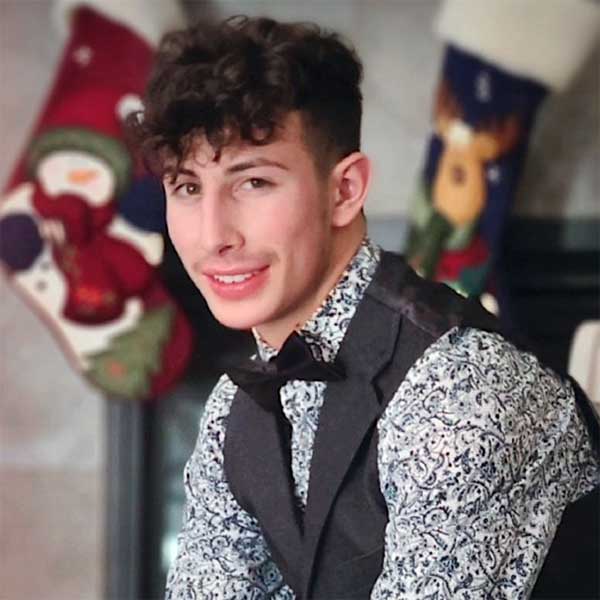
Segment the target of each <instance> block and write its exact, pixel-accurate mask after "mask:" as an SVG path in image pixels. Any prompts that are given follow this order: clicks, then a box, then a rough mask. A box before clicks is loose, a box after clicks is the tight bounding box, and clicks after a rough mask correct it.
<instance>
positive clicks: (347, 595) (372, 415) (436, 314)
mask: <svg viewBox="0 0 600 600" xmlns="http://www.w3.org/2000/svg"><path fill="white" fill-rule="evenodd" d="M455 326H469V327H477V328H479V329H484V330H486V331H500V324H499V321H498V320H497V319H496V318H495V317H493V316H492V315H490V314H489V313H488V312H486V311H485V310H484V309H483V308H482V307H481V305H480V304H479V302H477V301H475V300H467V299H464V298H463V297H461V296H460V295H458V294H456V293H455V292H453V291H452V290H450V288H448V287H447V286H444V285H441V284H437V283H432V282H429V281H425V280H423V279H421V278H420V277H418V276H417V275H416V274H415V273H414V272H413V271H412V270H411V269H410V267H408V266H407V265H406V263H405V262H404V261H403V259H402V258H401V257H399V256H397V255H394V254H391V253H387V252H383V253H382V258H381V262H380V264H379V266H378V268H377V270H376V273H375V275H374V278H373V280H372V281H371V283H370V285H369V286H368V288H367V290H366V292H365V296H364V298H363V299H362V301H361V302H360V304H359V306H358V308H357V311H356V313H355V316H354V317H353V319H352V321H351V322H350V325H349V328H348V331H347V333H346V336H345V337H344V340H343V342H342V345H341V347H340V350H339V352H338V356H337V359H336V360H338V361H339V362H340V363H341V364H342V365H343V366H344V368H345V371H346V374H347V378H346V379H345V380H344V381H340V382H332V383H328V384H327V388H326V392H325V398H324V402H323V407H322V409H321V413H320V416H319V427H318V431H317V433H316V438H315V442H314V448H313V456H312V463H311V468H310V480H309V492H308V501H307V506H306V510H305V511H304V513H302V511H300V510H299V509H298V507H297V501H296V499H295V496H294V487H293V486H294V483H293V479H292V474H291V468H290V464H289V454H288V453H287V451H286V449H285V444H283V443H282V439H281V433H280V430H279V425H278V423H277V418H276V416H275V414H274V413H271V412H267V411H265V410H263V409H262V408H260V407H259V406H258V404H257V403H255V402H254V401H253V400H252V399H251V398H249V397H248V396H247V395H246V394H245V393H244V392H243V391H242V390H238V392H237V394H236V396H235V398H234V401H233V404H232V406H231V412H230V414H229V418H228V421H227V434H226V438H225V446H224V454H225V459H224V461H225V462H224V467H225V473H226V477H227V480H228V482H229V485H230V488H231V491H232V493H233V494H234V496H235V498H236V500H237V501H238V502H239V504H240V506H242V507H243V508H244V509H245V510H246V511H247V512H249V513H250V514H251V515H254V516H255V517H256V518H257V520H258V522H259V523H260V526H261V530H262V532H263V535H264V537H265V540H266V542H267V544H268V547H269V549H270V551H271V555H272V557H273V559H274V561H275V563H276V564H277V566H278V567H279V569H280V571H281V573H282V575H283V578H284V580H285V582H286V583H287V584H288V585H289V586H290V587H291V588H292V590H293V591H294V593H295V594H296V597H297V598H299V599H300V600H305V599H309V598H310V599H314V600H317V599H319V600H331V599H333V598H335V599H336V600H342V599H359V598H368V597H369V594H370V592H371V589H372V588H373V585H374V584H375V581H376V580H377V577H378V576H379V574H380V573H381V569H382V564H383V548H384V530H385V526H386V524H387V521H388V515H387V509H386V503H385V500H384V498H383V496H382V493H381V490H380V486H379V478H378V472H377V443H378V437H377V427H376V425H377V421H378V419H379V418H380V416H381V414H382V413H383V411H384V410H385V408H386V406H387V404H388V403H389V401H390V400H391V399H392V397H393V396H394V393H395V392H396V390H397V389H398V387H399V385H400V383H401V382H402V380H403V379H404V377H405V375H406V373H407V371H408V370H409V369H410V367H411V366H412V365H413V364H414V363H415V361H416V360H417V359H418V358H419V357H420V356H421V355H422V354H423V352H424V351H425V350H426V349H427V348H428V347H429V346H430V345H431V344H432V343H433V342H435V341H436V340H437V339H438V338H439V337H440V336H442V335H443V334H444V333H446V332H447V331H448V330H449V329H451V328H453V327H455ZM596 427H597V424H596Z"/></svg>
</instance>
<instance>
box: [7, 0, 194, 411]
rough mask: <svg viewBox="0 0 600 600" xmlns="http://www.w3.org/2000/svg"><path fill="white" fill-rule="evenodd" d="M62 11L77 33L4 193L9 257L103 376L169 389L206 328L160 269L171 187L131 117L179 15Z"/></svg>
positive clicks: (70, 344)
mask: <svg viewBox="0 0 600 600" xmlns="http://www.w3.org/2000/svg"><path fill="white" fill-rule="evenodd" d="M152 8H154V9H155V10H157V11H158V12H157V14H153V13H152V12H151V10H149V9H152ZM56 15H57V16H58V17H59V19H62V23H63V24H64V26H65V29H66V32H67V35H68V42H67V44H66V47H65V50H64V54H63V57H62V60H61V63H60V65H59V68H58V73H57V76H56V79H55V82H54V85H53V87H52V89H51V91H50V94H49V97H48V100H47V102H46V105H45V107H44V108H43V110H42V113H41V115H40V117H39V120H38V123H37V125H36V126H35V128H34V132H33V135H32V137H31V140H30V143H29V144H28V147H27V149H26V151H25V153H24V155H23V156H22V157H21V160H20V161H19V163H18V164H17V166H16V168H15V170H14V173H13V176H12V178H11V180H10V182H9V185H8V188H7V192H6V194H5V195H4V198H3V199H2V201H1V202H0V267H1V268H2V270H3V271H4V272H5V274H6V276H7V277H8V279H9V281H10V283H11V284H12V285H13V286H14V287H15V288H16V290H17V291H18V292H19V293H20V294H21V295H22V296H23V298H24V299H25V300H26V301H27V302H28V303H29V304H30V306H31V307H32V308H33V309H34V310H35V311H36V312H37V313H38V314H39V315H40V316H41V317H42V318H43V319H44V321H45V322H46V323H47V324H48V326H49V327H50V328H51V329H52V331H53V333H54V334H55V335H56V337H57V339H58V341H59V342H60V344H61V346H62V348H63V349H64V351H65V352H66V353H67V355H68V356H69V357H70V358H71V359H72V361H73V363H74V364H75V365H76V366H77V368H79V369H80V370H81V371H82V373H83V374H84V375H85V376H86V377H87V378H88V379H89V380H90V381H91V382H92V383H93V384H95V385H96V386H98V387H99V388H100V389H102V390H103V391H105V392H107V393H109V394H111V395H113V396H118V397H122V398H127V399H149V398H155V397H157V396H159V395H160V394H162V393H163V392H165V390H167V389H168V388H169V386H171V385H172V384H173V383H174V382H176V381H177V379H178V378H179V377H180V376H181V375H182V373H183V371H184V369H185V366H186V363H187V361H188V358H189V357H190V354H191V350H192V335H191V328H190V326H189V324H188V322H187V321H186V318H185V316H184V315H183V313H182V312H181V310H180V309H179V308H178V307H177V306H176V305H175V303H174V302H173V300H172V298H171V297H170V296H169V294H168V293H167V291H166V290H165V288H164V286H163V284H162V283H161V281H160V279H159V276H158V272H157V266H158V265H159V263H160V261H161V259H162V252H163V237H162V232H163V229H164V222H165V221H164V199H163V197H162V189H161V187H160V185H159V184H158V182H156V181H155V180H154V179H152V178H151V177H149V176H148V175H147V174H146V173H145V172H144V170H143V168H142V167H141V165H140V164H139V162H138V161H136V160H135V159H134V157H133V156H132V154H131V152H130V150H129V149H128V147H127V145H126V143H125V138H124V127H123V125H124V119H125V118H126V117H127V115H128V114H129V113H131V112H132V111H137V110H140V109H141V102H140V100H139V97H140V94H141V93H142V91H143V88H144V85H145V81H146V78H147V76H148V74H149V70H150V67H151V61H152V54H153V53H152V47H151V42H153V41H155V40H156V39H157V38H158V36H159V34H160V29H161V24H163V26H164V22H165V20H166V19H170V18H172V17H174V16H176V13H175V12H174V7H173V6H172V5H171V4H170V3H163V4H155V5H154V4H153V5H149V6H148V5H146V4H145V3H144V2H143V1H142V0H135V1H131V0H130V1H128V2H122V3H121V2H117V1H114V0H110V1H105V2H102V3H101V2H100V1H99V0H98V1H88V2H85V3H83V2H77V1H70V2H68V1H62V2H59V3H58V4H57V13H56ZM152 17H153V18H152Z"/></svg>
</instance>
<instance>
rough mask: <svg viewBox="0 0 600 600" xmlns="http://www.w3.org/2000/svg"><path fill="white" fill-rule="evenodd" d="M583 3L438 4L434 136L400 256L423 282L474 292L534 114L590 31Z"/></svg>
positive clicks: (483, 276)
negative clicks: (440, 48) (439, 60)
mask: <svg viewBox="0 0 600 600" xmlns="http://www.w3.org/2000/svg"><path fill="white" fill-rule="evenodd" d="M599 12H600V11H599V10H598V7H597V6H595V5H593V4H591V3H590V2H588V1H587V0H548V1H545V2H535V1H531V0H489V1H487V2H481V1H480V0H448V1H447V2H446V3H445V5H444V6H443V8H442V11H441V14H440V17H439V21H438V26H437V29H438V33H439V34H440V36H441V37H442V38H443V39H444V40H445V41H446V42H447V44H448V45H447V48H446V52H445V56H444V61H443V66H442V72H441V77H440V80H439V84H438V88H437V93H436V99H435V103H434V113H433V124H434V131H433V135H432V137H431V140H430V142H429V147H428V151H427V156H426V160H425V166H424V169H423V173H422V177H421V180H420V185H419V189H418V193H417V195H416V199H415V202H414V206H413V211H412V218H411V231H410V236H409V243H408V247H407V249H406V254H407V256H408V259H409V260H410V262H411V263H412V265H413V266H414V267H415V268H416V269H417V270H418V271H419V272H420V273H421V274H422V275H423V276H425V277H429V278H434V279H437V280H439V281H444V282H446V283H449V284H450V285H452V286H453V287H454V288H455V289H457V290H458V291H460V292H462V293H463V294H465V295H474V296H477V295H479V294H481V293H482V292H483V291H484V290H485V288H486V283H487V280H488V275H489V273H490V269H491V267H492V265H493V264H494V258H495V254H496V252H497V250H498V247H499V242H500V238H501V235H502V232H503V229H504V225H505V222H506V219H507V216H508V213H509V210H510V206H511V203H512V200H513V197H514V194H515V189H516V186H517V183H518V181H519V175H520V172H521V168H522V165H523V161H524V157H525V152H526V149H527V141H528V139H529V134H530V131H531V128H532V125H533V122H534V118H535V115H536V113H537V111H538V108H539V106H540V104H541V102H542V100H543V99H544V97H545V96H546V94H547V93H548V92H549V91H553V90H560V89H563V88H564V87H565V86H566V85H567V84H568V82H569V80H570V78H571V76H572V75H573V74H574V72H575V71H576V70H577V68H578V67H579V65H580V64H581V62H582V61H583V59H584V57H585V55H586V54H587V52H588V50H589V49H590V47H591V45H592V43H593V42H594V40H595V36H596V34H597V31H598V19H599V16H598V13H599Z"/></svg>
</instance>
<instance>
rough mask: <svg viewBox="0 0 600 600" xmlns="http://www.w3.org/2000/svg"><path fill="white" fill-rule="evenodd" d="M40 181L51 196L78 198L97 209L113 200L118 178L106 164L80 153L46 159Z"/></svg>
mask: <svg viewBox="0 0 600 600" xmlns="http://www.w3.org/2000/svg"><path fill="white" fill-rule="evenodd" d="M37 178H38V180H39V182H40V184H41V186H42V188H43V189H44V191H45V192H46V194H48V195H49V196H58V195H59V194H75V195H77V196H80V197H82V198H83V199H85V200H87V201H88V202H89V203H90V204H92V205H94V206H100V205H103V204H106V203H107V202H109V201H110V200H112V198H113V193H114V189H115V176H114V175H113V172H112V170H111V169H110V167H109V166H108V164H107V163H106V162H104V161H103V160H102V159H100V158H97V157H96V156H93V155H92V154H88V153H87V152H83V151H81V150H58V151H56V152H51V153H50V154H48V155H47V156H46V157H44V158H43V159H42V160H41V161H40V163H39V165H38V168H37Z"/></svg>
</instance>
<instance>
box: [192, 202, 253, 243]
mask: <svg viewBox="0 0 600 600" xmlns="http://www.w3.org/2000/svg"><path fill="white" fill-rule="evenodd" d="M238 221H239V220H238V218H237V214H236V210H235V206H233V202H232V201H231V199H230V198H229V197H227V195H226V194H211V195H210V196H208V195H207V197H205V198H203V206H202V211H201V214H200V243H201V244H202V247H203V248H204V249H205V251H206V252H207V253H208V254H212V255H214V254H224V253H226V252H228V251H229V250H232V249H237V248H240V247H241V246H242V245H243V243H244V238H243V236H242V233H241V231H240V227H239V222H238Z"/></svg>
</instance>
